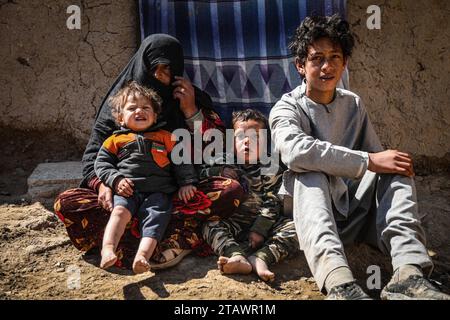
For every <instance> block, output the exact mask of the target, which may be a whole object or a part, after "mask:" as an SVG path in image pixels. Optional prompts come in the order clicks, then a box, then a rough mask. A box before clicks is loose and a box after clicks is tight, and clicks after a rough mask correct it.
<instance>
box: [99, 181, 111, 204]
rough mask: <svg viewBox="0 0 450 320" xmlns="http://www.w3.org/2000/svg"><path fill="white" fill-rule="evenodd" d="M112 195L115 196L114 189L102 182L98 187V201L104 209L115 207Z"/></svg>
mask: <svg viewBox="0 0 450 320" xmlns="http://www.w3.org/2000/svg"><path fill="white" fill-rule="evenodd" d="M112 197H113V192H112V189H111V188H109V187H107V186H105V185H104V184H103V183H101V184H100V187H99V189H98V203H99V204H100V206H101V207H102V208H103V209H105V210H108V211H112V209H113V201H112Z"/></svg>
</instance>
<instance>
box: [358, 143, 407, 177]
mask: <svg viewBox="0 0 450 320" xmlns="http://www.w3.org/2000/svg"><path fill="white" fill-rule="evenodd" d="M367 169H369V170H370V171H372V172H375V173H397V174H401V175H404V176H408V177H413V176H414V169H413V162H412V159H411V156H410V155H409V154H407V153H404V152H400V151H397V150H386V151H382V152H377V153H369V166H368V168H367Z"/></svg>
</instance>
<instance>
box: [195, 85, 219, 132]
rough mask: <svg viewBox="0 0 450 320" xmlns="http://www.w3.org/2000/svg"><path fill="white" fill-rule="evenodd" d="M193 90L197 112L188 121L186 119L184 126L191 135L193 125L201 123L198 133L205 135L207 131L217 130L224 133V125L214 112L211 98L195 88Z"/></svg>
mask: <svg viewBox="0 0 450 320" xmlns="http://www.w3.org/2000/svg"><path fill="white" fill-rule="evenodd" d="M194 89H195V104H196V105H197V108H198V110H199V111H198V112H197V113H196V114H195V115H194V116H192V117H191V118H189V119H186V124H187V126H188V127H189V129H190V130H191V132H192V133H193V132H194V130H195V128H196V126H195V123H196V122H197V123H198V122H201V126H197V127H198V128H199V129H200V133H201V134H203V133H205V132H206V131H207V130H208V129H218V130H220V131H222V132H223V133H225V125H224V123H223V121H222V120H221V119H220V117H219V115H218V114H217V113H216V112H215V111H214V109H213V104H212V100H211V97H210V96H209V95H208V94H206V93H205V92H203V91H201V90H200V89H198V88H197V87H194Z"/></svg>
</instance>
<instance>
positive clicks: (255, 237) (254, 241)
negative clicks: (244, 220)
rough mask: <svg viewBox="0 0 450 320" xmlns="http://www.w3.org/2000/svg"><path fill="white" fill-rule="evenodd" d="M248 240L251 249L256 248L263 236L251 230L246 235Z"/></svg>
mask: <svg viewBox="0 0 450 320" xmlns="http://www.w3.org/2000/svg"><path fill="white" fill-rule="evenodd" d="M248 242H249V244H250V247H251V248H252V249H258V248H259V247H261V245H262V244H263V242H264V237H263V236H262V235H260V234H259V233H257V232H254V231H251V232H250V234H249V235H248Z"/></svg>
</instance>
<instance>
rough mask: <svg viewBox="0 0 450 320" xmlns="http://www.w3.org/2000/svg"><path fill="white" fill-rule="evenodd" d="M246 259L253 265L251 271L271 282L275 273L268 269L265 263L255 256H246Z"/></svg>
mask: <svg viewBox="0 0 450 320" xmlns="http://www.w3.org/2000/svg"><path fill="white" fill-rule="evenodd" d="M248 261H249V262H250V264H251V265H252V267H253V271H254V272H255V273H256V274H257V275H258V276H259V277H260V278H261V279H262V280H264V281H268V282H272V281H273V280H274V279H275V273H273V272H272V271H270V270H269V267H267V264H266V263H265V262H264V261H263V260H262V259H260V258H258V257H255V256H250V257H248Z"/></svg>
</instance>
